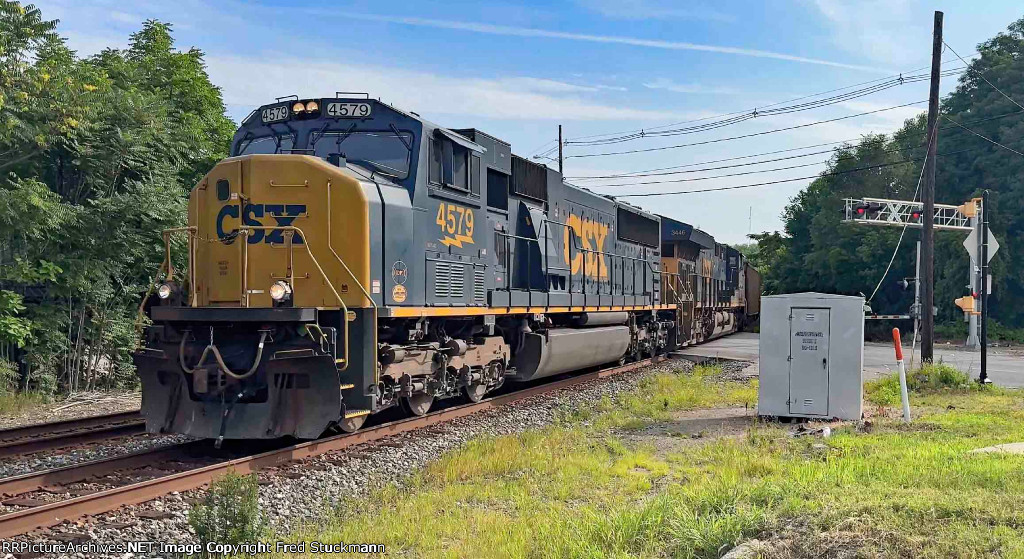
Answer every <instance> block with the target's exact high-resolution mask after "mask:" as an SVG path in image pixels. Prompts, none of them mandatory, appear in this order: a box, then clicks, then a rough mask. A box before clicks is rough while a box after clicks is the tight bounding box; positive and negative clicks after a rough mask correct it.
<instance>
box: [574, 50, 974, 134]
mask: <svg viewBox="0 0 1024 559" xmlns="http://www.w3.org/2000/svg"><path fill="white" fill-rule="evenodd" d="M949 72H950V75H953V74H955V73H957V72H959V69H954V70H951V71H949ZM925 79H927V76H925V75H920V76H907V77H904V76H900V77H899V78H896V79H893V80H890V81H888V82H885V83H880V84H876V85H873V86H870V87H867V88H863V89H859V90H855V91H849V92H846V93H842V94H839V95H834V96H832V97H827V98H825V99H818V100H816V101H813V102H807V103H800V104H797V105H789V106H785V107H778V108H774V109H767V108H761V109H754V110H752V111H750V112H746V113H742V114H738V115H736V116H731V117H729V118H724V119H720V120H716V121H714V122H709V123H705V124H699V125H696V126H689V127H684V128H674V129H669V130H660V131H653V130H641V131H639V132H636V133H632V134H625V135H622V136H617V137H610V138H602V139H598V140H585V141H568V142H566V145H580V146H597V145H608V144H617V143H623V142H629V141H632V140H636V139H640V138H650V137H668V136H681V135H685V134H695V133H698V132H706V131H709V130H714V129H717V128H722V127H725V126H731V125H733V124H738V123H741V122H746V121H748V120H752V119H755V118H759V117H764V116H778V115H784V114H791V113H796V112H801V111H807V110H812V109H817V108H821V107H826V106H830V105H835V104H837V103H843V102H847V101H851V100H854V99H858V98H860V97H865V96H867V95H872V94H874V93H878V92H880V91H884V90H886V89H890V88H893V87H897V86H900V85H903V84H905V83H914V82H918V81H923V80H925Z"/></svg>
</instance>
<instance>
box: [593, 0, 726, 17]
mask: <svg viewBox="0 0 1024 559" xmlns="http://www.w3.org/2000/svg"><path fill="white" fill-rule="evenodd" d="M578 3H579V4H580V5H582V6H583V7H585V8H588V9H590V10H594V11H596V12H598V13H600V14H601V15H603V16H605V17H610V18H616V19H629V20H640V19H690V20H706V21H720V22H734V21H736V17H735V16H733V15H731V14H727V13H725V12H720V11H718V10H714V9H711V8H708V7H707V6H702V5H699V4H696V3H693V2H688V3H687V4H688V5H686V6H680V5H679V4H678V3H673V2H660V1H657V0H655V1H652V0H579V1H578Z"/></svg>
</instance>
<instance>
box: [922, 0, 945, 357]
mask: <svg viewBox="0 0 1024 559" xmlns="http://www.w3.org/2000/svg"><path fill="white" fill-rule="evenodd" d="M941 70H942V12H939V11H936V12H935V24H934V29H933V31H932V80H931V88H930V89H929V91H928V136H927V138H926V142H927V144H928V155H927V158H926V159H925V169H924V191H923V192H922V193H921V201H922V202H923V203H924V215H923V216H922V217H923V218H924V221H923V224H922V225H923V226H924V227H923V232H922V234H921V271H922V272H923V274H922V275H923V276H924V277H922V278H921V281H922V286H921V362H922V363H930V362H931V361H932V358H933V355H934V353H933V351H934V343H935V314H934V311H933V309H934V308H935V287H934V286H935V229H934V219H935V156H936V148H937V145H938V143H939V129H938V124H939V123H938V120H939V75H940V72H941Z"/></svg>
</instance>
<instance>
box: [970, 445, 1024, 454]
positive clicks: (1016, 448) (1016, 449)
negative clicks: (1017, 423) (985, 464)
mask: <svg viewBox="0 0 1024 559" xmlns="http://www.w3.org/2000/svg"><path fill="white" fill-rule="evenodd" d="M992 452H999V453H1005V454H1024V443H1006V444H997V445H995V446H986V447H985V448H976V449H974V450H972V451H971V454H980V453H986V454H987V453H992Z"/></svg>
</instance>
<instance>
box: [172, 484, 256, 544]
mask: <svg viewBox="0 0 1024 559" xmlns="http://www.w3.org/2000/svg"><path fill="white" fill-rule="evenodd" d="M188 523H189V525H190V526H191V527H192V530H193V531H194V532H195V534H196V537H197V538H198V539H199V542H200V543H201V544H202V546H203V548H204V549H205V548H206V544H207V543H209V542H217V543H221V544H239V543H243V542H254V541H256V540H257V539H258V538H259V536H260V535H261V534H262V532H263V514H262V513H261V511H260V502H259V485H258V483H257V479H256V474H250V475H247V476H242V475H239V474H237V473H235V472H234V471H228V473H226V474H224V476H223V477H221V478H219V479H217V480H216V481H214V482H213V483H211V484H210V489H209V490H208V491H207V492H206V497H205V498H204V499H203V502H202V503H200V504H198V505H196V506H195V507H193V508H192V510H190V511H189V513H188Z"/></svg>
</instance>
